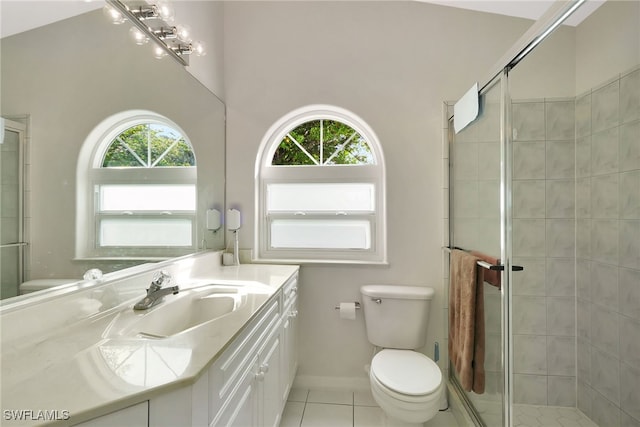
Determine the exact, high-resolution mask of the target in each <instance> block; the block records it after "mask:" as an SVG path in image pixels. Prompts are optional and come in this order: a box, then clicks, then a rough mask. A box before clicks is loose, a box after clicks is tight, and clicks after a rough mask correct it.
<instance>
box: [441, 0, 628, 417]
mask: <svg viewBox="0 0 640 427" xmlns="http://www.w3.org/2000/svg"><path fill="white" fill-rule="evenodd" d="M581 7H584V5H582V3H581V2H580V1H573V2H562V4H560V3H556V4H554V6H552V8H551V9H550V11H549V12H548V13H547V15H545V16H544V17H543V18H541V20H539V21H538V22H536V23H535V24H534V26H533V27H532V28H531V30H529V32H528V33H527V34H525V35H524V36H523V38H522V40H521V41H519V42H518V43H516V46H515V49H514V50H513V51H511V52H509V53H508V54H507V55H506V56H505V60H504V62H503V63H502V64H501V66H500V67H497V69H496V72H494V73H492V76H491V78H489V79H487V82H486V83H485V84H483V85H481V88H480V90H479V106H480V108H479V115H478V117H477V119H475V120H474V121H473V122H471V123H470V124H469V125H468V126H466V127H465V128H464V129H462V130H459V131H458V132H457V133H456V132H455V131H454V129H453V123H454V120H455V115H454V114H453V109H452V108H450V107H451V106H449V109H448V110H449V112H450V114H449V115H448V116H449V117H450V119H449V132H448V147H449V149H448V153H445V157H447V160H448V162H447V163H448V164H449V177H448V185H447V187H448V190H449V191H448V198H449V200H448V206H449V209H448V229H449V235H448V237H447V238H446V241H445V247H446V248H454V247H455V248H461V249H464V250H473V251H478V252H482V253H484V254H488V255H491V256H493V257H495V258H498V259H499V260H500V262H499V263H498V265H497V266H496V267H495V268H499V269H500V271H501V286H500V287H496V286H493V285H490V284H488V283H486V282H485V284H484V286H483V298H484V313H485V315H484V329H485V355H484V370H485V390H484V392H483V393H481V394H477V393H474V392H467V391H464V390H463V389H462V388H461V387H460V385H459V382H458V381H457V378H456V373H455V369H454V368H453V367H451V366H450V367H449V377H450V380H451V383H452V384H454V387H453V388H454V389H455V390H456V394H457V395H458V396H459V397H460V399H461V401H462V402H463V405H464V407H465V408H466V411H467V413H468V415H469V416H470V417H471V419H472V420H473V421H474V422H475V423H476V424H477V425H486V426H513V425H518V426H548V425H585V426H587V425H597V426H602V427H604V426H606V427H609V426H639V425H640V356H639V355H640V2H638V1H618V0H608V1H606V2H604V4H602V5H601V6H600V7H599V8H598V9H597V10H595V11H594V12H592V13H591V15H589V16H588V17H587V18H586V19H584V20H583V21H581V22H580V23H578V24H577V25H575V24H574V25H560V24H561V23H562V21H563V20H564V19H566V17H567V16H570V15H571V14H572V13H573V12H572V11H571V10H570V9H571V8H575V9H578V10H579V8H581ZM445 257H448V254H447V253H445ZM485 267H486V266H485ZM478 268H484V267H481V266H479V267H478Z"/></svg>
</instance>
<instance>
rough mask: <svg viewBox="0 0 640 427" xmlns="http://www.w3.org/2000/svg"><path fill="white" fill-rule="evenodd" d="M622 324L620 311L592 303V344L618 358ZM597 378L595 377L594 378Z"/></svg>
mask: <svg viewBox="0 0 640 427" xmlns="http://www.w3.org/2000/svg"><path fill="white" fill-rule="evenodd" d="M619 337H620V326H619V319H618V313H616V312H615V311H611V310H608V309H606V308H604V307H601V306H599V305H597V304H595V303H594V304H592V305H591V344H592V345H593V346H594V347H596V348H598V349H599V350H600V351H605V352H607V354H609V355H613V356H614V357H615V358H618V357H619V356H618V355H619V354H620V350H619V348H620V347H619V346H620V343H619ZM594 380H595V378H594Z"/></svg>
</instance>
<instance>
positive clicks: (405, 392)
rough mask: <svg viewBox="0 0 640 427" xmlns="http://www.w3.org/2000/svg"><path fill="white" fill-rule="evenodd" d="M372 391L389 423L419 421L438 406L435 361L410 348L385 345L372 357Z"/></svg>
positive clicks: (439, 382)
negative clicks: (392, 347) (384, 347)
mask: <svg viewBox="0 0 640 427" xmlns="http://www.w3.org/2000/svg"><path fill="white" fill-rule="evenodd" d="M369 379H370V383H371V393H372V395H373V398H374V400H375V401H376V403H377V404H378V405H379V406H380V408H381V409H382V410H383V411H384V413H385V414H386V415H387V419H388V425H394V426H400V425H402V426H408V425H422V423H424V422H425V421H427V420H430V419H431V418H433V417H434V416H435V415H436V414H437V413H438V410H439V409H440V405H441V397H442V393H443V388H444V386H443V382H442V373H441V371H440V368H438V365H437V364H436V363H435V362H434V361H433V360H431V359H429V358H428V357H427V356H425V355H424V354H422V353H418V352H416V351H412V350H397V349H384V350H382V351H380V352H379V353H377V354H376V355H375V356H374V358H373V360H372V361H371V369H370V371H369Z"/></svg>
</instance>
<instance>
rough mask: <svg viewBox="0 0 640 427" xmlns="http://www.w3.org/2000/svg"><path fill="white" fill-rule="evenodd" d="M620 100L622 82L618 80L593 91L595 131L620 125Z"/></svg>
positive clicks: (592, 123) (593, 127)
mask: <svg viewBox="0 0 640 427" xmlns="http://www.w3.org/2000/svg"><path fill="white" fill-rule="evenodd" d="M619 101H620V84H619V81H618V80H615V81H614V82H613V83H610V84H608V85H607V86H604V87H602V88H600V89H597V90H594V91H593V93H592V94H591V102H592V106H591V114H592V118H591V120H592V122H591V126H592V130H593V132H594V133H595V132H599V131H601V130H604V129H609V128H611V127H613V126H617V125H618V111H619V105H620V102H619Z"/></svg>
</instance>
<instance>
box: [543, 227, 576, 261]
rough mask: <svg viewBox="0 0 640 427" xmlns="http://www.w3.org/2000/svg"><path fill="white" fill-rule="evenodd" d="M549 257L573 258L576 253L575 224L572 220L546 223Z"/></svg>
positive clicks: (547, 253) (547, 252)
mask: <svg viewBox="0 0 640 427" xmlns="http://www.w3.org/2000/svg"><path fill="white" fill-rule="evenodd" d="M546 230H547V231H546V232H547V236H546V255H547V257H571V256H574V253H575V252H574V251H575V222H574V221H573V220H570V219H548V220H547V221H546Z"/></svg>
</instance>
